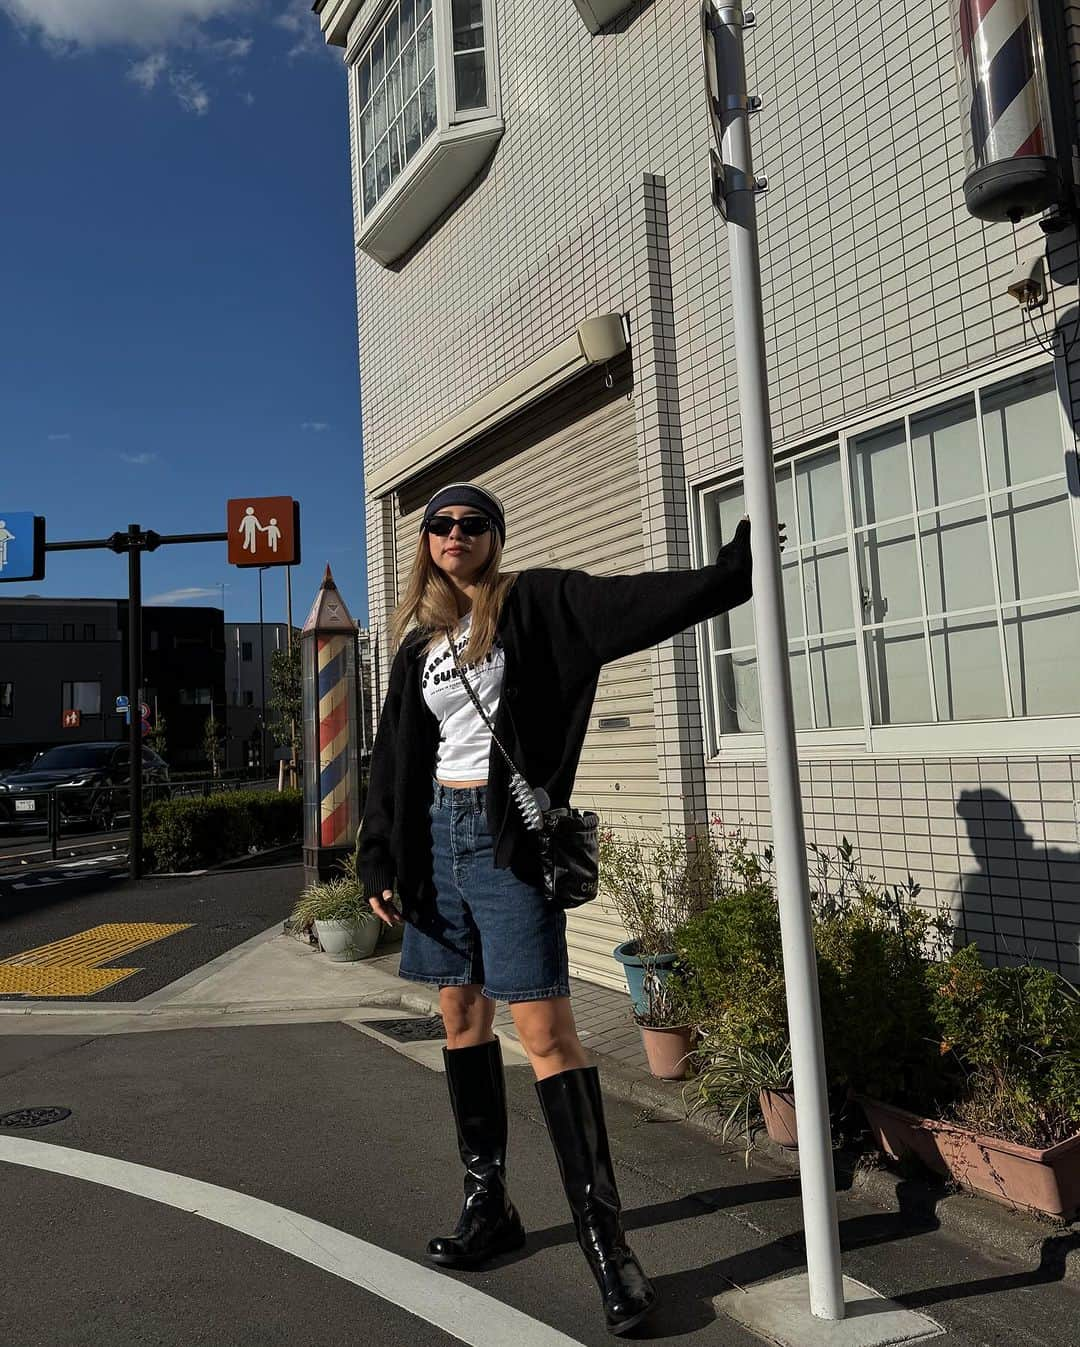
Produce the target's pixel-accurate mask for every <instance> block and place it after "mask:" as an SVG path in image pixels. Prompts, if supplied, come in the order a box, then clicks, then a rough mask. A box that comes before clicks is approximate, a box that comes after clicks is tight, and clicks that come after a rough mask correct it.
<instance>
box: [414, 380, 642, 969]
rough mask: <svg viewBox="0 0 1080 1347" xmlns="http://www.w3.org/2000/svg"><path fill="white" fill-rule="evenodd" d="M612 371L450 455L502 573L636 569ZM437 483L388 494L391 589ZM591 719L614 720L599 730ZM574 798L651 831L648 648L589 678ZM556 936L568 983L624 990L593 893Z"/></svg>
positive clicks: (621, 421) (624, 407)
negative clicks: (392, 497) (395, 511)
mask: <svg viewBox="0 0 1080 1347" xmlns="http://www.w3.org/2000/svg"><path fill="white" fill-rule="evenodd" d="M615 374H616V378H615V384H614V387H613V388H612V389H610V390H608V389H606V388H604V386H603V382H602V380H601V379H599V378H598V377H597V376H596V375H595V374H594V375H589V376H586V377H585V378H583V379H582V380H580V381H578V382H577V383H575V384H574V385H573V386H572V387H571V388H570V390H569V391H568V392H566V393H564V394H563V395H561V396H560V397H559V398H558V399H557V400H556V399H550V400H549V401H547V402H545V403H543V404H541V405H540V406H539V407H536V408H533V409H531V410H530V411H529V412H528V413H526V414H523V415H522V416H521V417H518V418H515V420H514V422H513V423H511V424H508V425H507V426H505V427H503V428H502V429H501V430H500V431H499V432H497V433H495V434H492V435H490V436H487V437H485V439H484V440H483V441H482V442H478V443H477V444H476V445H475V446H473V447H471V448H470V449H469V450H467V451H466V452H465V453H464V454H463V455H461V456H459V457H457V458H456V459H455V461H454V464H453V479H462V480H464V479H468V480H469V481H475V482H478V483H480V484H481V485H483V486H489V487H490V488H491V489H492V490H493V491H495V492H496V493H497V494H498V496H499V498H500V499H501V500H502V502H503V504H504V505H505V507H506V514H507V522H508V525H509V529H508V537H507V547H506V552H505V554H504V565H505V566H506V567H507V569H509V570H518V569H524V568H526V567H529V566H561V567H567V568H570V567H580V568H581V569H582V570H587V571H590V572H592V573H593V574H596V575H608V574H616V573H618V572H622V571H636V570H644V569H645V564H646V563H645V552H644V545H643V541H642V521H641V497H640V491H639V487H638V471H637V448H636V445H635V439H634V408H633V404H632V403H631V401H630V399H629V396H628V393H629V390H630V381H629V369H628V367H623V368H622V369H621V370H616V371H615ZM446 480H447V468H443V470H442V471H441V472H440V473H439V474H438V476H437V477H433V476H432V475H431V474H428V475H426V476H425V477H424V478H423V479H417V480H415V481H414V482H410V483H409V484H408V485H407V486H405V487H403V488H402V489H401V491H400V492H399V493H398V504H399V511H400V513H399V515H398V523H397V539H396V541H397V549H396V550H397V558H398V588H399V592H400V590H401V588H402V586H403V583H404V578H405V576H406V575H407V573H408V569H409V567H410V566H411V564H412V559H413V555H414V552H415V548H416V539H417V536H418V533H419V529H420V517H421V512H422V510H423V506H424V503H425V502H426V500H427V499H428V497H429V496H430V495H431V494H432V492H433V491H434V490H436V489H437V487H438V485H439V484H440V482H445V481H446ZM541 514H554V515H556V516H557V517H558V518H559V520H560V525H559V528H558V530H556V531H540V532H538V533H529V532H528V531H527V530H526V529H524V528H521V527H518V528H515V524H519V523H520V522H521V521H524V520H527V519H529V518H530V517H532V516H534V515H541ZM601 721H614V722H615V724H614V725H613V726H612V727H611V728H606V729H602V728H600V722H601ZM574 803H575V804H577V805H579V806H582V807H584V806H588V807H590V808H593V809H595V810H596V811H597V812H598V813H599V814H600V815H601V816H602V817H603V818H604V819H605V821H607V822H610V823H611V824H613V825H614V826H616V827H618V828H626V829H631V830H633V831H639V830H643V829H652V828H657V827H659V825H660V817H661V814H660V784H659V778H658V773H657V759H656V733H655V726H654V718H653V691H652V672H651V662H650V655H649V652H648V651H645V652H643V653H641V654H638V655H632V656H629V657H628V658H626V659H621V660H618V661H617V662H615V663H613V664H609V665H607V666H606V667H605V668H604V670H603V671H602V673H601V676H600V685H599V687H598V689H597V694H596V701H595V703H594V706H593V712H592V716H591V720H590V729H589V733H588V735H587V736H586V739H585V745H584V748H583V751H582V755H581V764H580V766H579V768H578V774H577V784H576V787H575V791H574ZM567 935H568V943H569V950H570V968H571V972H572V973H573V974H574V975H575V976H578V977H582V978H587V979H588V980H589V981H592V982H599V983H603V984H604V985H607V986H612V987H623V986H625V982H624V979H623V974H622V970H621V969H620V967H619V966H618V964H616V963H615V961H614V960H613V959H612V957H611V951H612V949H613V948H614V947H615V945H617V944H618V943H619V942H620V941H621V940H623V939H625V933H624V931H623V928H622V926H621V924H620V923H619V920H618V918H617V917H616V915H615V913H614V911H613V910H612V909H611V907H610V906H609V904H608V903H607V901H606V900H605V899H604V898H599V899H597V900H596V901H595V902H593V903H589V904H588V905H586V906H585V907H584V908H582V909H580V910H579V911H577V912H571V913H570V914H569V924H568V930H567Z"/></svg>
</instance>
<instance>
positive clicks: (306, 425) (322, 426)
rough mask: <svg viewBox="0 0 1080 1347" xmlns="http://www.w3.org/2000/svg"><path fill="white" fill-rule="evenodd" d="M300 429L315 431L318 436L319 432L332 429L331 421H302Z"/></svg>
mask: <svg viewBox="0 0 1080 1347" xmlns="http://www.w3.org/2000/svg"><path fill="white" fill-rule="evenodd" d="M300 429H301V430H313V431H315V433H316V434H318V433H319V431H322V430H329V429H330V422H329V421H301V423H300Z"/></svg>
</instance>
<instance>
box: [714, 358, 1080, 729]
mask: <svg viewBox="0 0 1080 1347" xmlns="http://www.w3.org/2000/svg"><path fill="white" fill-rule="evenodd" d="M777 492H778V502H779V514H780V518H781V519H782V520H785V521H786V522H787V524H788V546H787V548H786V550H785V552H784V556H783V561H782V573H783V579H784V597H785V606H786V610H787V628H788V650H789V660H790V668H791V677H792V688H793V694H794V703H795V716H796V724H797V727H798V728H799V730H800V731H803V732H804V738H805V739H806V741H807V742H810V743H812V742H815V741H818V742H821V743H822V744H823V745H824V744H828V743H848V744H851V743H859V742H862V743H863V744H864V745H865V746H866V747H868V748H874V747H883V748H889V749H896V750H897V751H903V750H904V748H905V746H906V747H909V748H911V749H912V750H914V749H916V748H918V747H919V745H920V744H921V745H922V746H923V747H925V748H926V749H932V748H933V747H934V746H940V747H942V748H945V747H949V748H957V747H964V748H970V747H973V746H978V744H979V743H980V736H981V740H982V741H985V739H986V725H985V722H1001V731H1000V737H995V739H994V742H993V743H992V744H987V745H986V746H988V747H993V746H1002V747H1005V746H1017V747H1022V746H1024V745H1025V744H1027V745H1028V746H1040V744H1041V743H1042V742H1048V743H1053V735H1054V733H1055V732H1054V731H1053V730H1052V729H1048V728H1047V727H1045V726H1044V727H1043V730H1042V732H1041V738H1040V734H1039V733H1038V732H1033V731H1032V730H1031V729H1030V722H1032V721H1034V720H1036V719H1040V718H1048V717H1066V716H1078V715H1080V705H1078V703H1080V698H1078V697H1077V693H1076V676H1075V670H1076V668H1077V665H1078V661H1080V569H1078V551H1077V536H1078V531H1077V487H1076V463H1075V454H1074V453H1072V452H1071V449H1070V450H1069V451H1068V452H1067V449H1066V442H1065V436H1064V431H1063V427H1062V420H1061V413H1060V408H1059V404H1058V398H1057V392H1056V389H1055V385H1054V378H1053V373H1052V371H1051V370H1049V369H1037V370H1034V371H1031V372H1028V373H1025V374H1023V375H1021V376H1019V377H1014V378H1010V379H999V380H997V381H995V382H992V383H987V384H983V385H979V386H976V387H974V388H971V389H970V390H968V391H965V392H963V393H962V394H961V395H959V396H954V397H951V398H949V399H944V400H942V401H941V402H940V403H938V404H937V405H932V406H929V407H922V408H920V409H918V410H917V411H913V412H911V413H907V414H898V415H896V416H894V417H891V418H888V419H886V420H884V421H882V422H880V423H878V424H875V425H872V426H868V427H867V428H866V429H859V428H858V427H856V428H855V429H854V430H852V431H851V432H849V433H845V434H843V435H841V436H840V437H839V438H838V441H837V442H836V443H833V444H831V445H827V446H824V447H815V448H814V449H812V450H807V451H805V452H802V453H796V454H795V455H793V456H792V457H791V458H789V459H787V460H785V461H784V462H782V463H780V464H778V467H777ZM700 509H701V519H700V523H701V537H702V541H703V544H704V550H705V553H706V555H707V556H712V555H714V554H715V551H716V548H717V547H718V546H720V545H721V544H722V543H723V542H724V541H726V540H727V539H729V538H730V537H731V535H732V533H733V531H734V528H735V525H736V523H737V522H738V519H739V518H740V516H741V515H742V514H744V513H745V508H744V504H743V492H742V486H741V483H731V484H727V485H722V486H720V487H718V488H714V489H711V490H708V491H705V492H703V493H702V495H701V497H700ZM706 643H707V673H708V690H709V698H710V703H711V708H712V721H713V736H714V739H715V740H716V743H715V744H714V750H715V748H718V747H719V746H720V744H724V746H725V747H728V746H732V745H737V744H739V743H744V744H747V745H752V743H753V736H754V735H757V734H760V732H761V713H760V706H759V702H758V684H757V666H756V656H755V646H754V617H753V604H752V603H751V604H748V605H746V606H745V607H743V608H740V609H736V610H735V611H734V612H733V613H730V614H727V615H725V616H724V617H721V618H718V619H716V620H714V621H712V622H710V623H709V624H708V626H707V637H706ZM975 722H980V724H979V726H978V727H977V728H976V726H975V724H974V723H975ZM1021 722H1027V723H1028V724H1027V728H1025V724H1024V723H1021ZM920 726H922V727H928V726H934V727H935V729H934V731H933V732H932V733H931V732H927V731H925V730H924V731H922V732H920V731H918V730H917V729H916V728H914V727H920ZM1078 728H1080V724H1078ZM1062 732H1065V731H1064V730H1063V727H1061V726H1060V725H1059V729H1058V731H1057V733H1058V734H1060V733H1062ZM1070 732H1071V731H1070ZM736 736H739V737H738V738H736ZM1060 742H1061V741H1060V739H1059V743H1060Z"/></svg>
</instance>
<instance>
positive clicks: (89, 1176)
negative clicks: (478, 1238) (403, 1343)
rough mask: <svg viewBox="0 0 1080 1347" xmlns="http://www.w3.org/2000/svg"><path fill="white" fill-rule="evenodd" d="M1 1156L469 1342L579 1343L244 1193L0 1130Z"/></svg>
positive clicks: (533, 1346) (574, 1346)
mask: <svg viewBox="0 0 1080 1347" xmlns="http://www.w3.org/2000/svg"><path fill="white" fill-rule="evenodd" d="M0 1161H7V1162H8V1163H9V1164H14V1165H24V1166H26V1167H27V1168H28V1169H42V1170H47V1171H49V1172H50V1173H53V1174H66V1175H67V1176H69V1177H70V1178H74V1179H85V1180H86V1181H87V1182H88V1183H98V1184H101V1185H102V1186H103V1187H106V1188H115V1189H117V1191H119V1192H122V1193H134V1194H135V1196H137V1197H146V1198H149V1199H150V1201H151V1202H161V1203H163V1204H164V1205H165V1206H167V1207H175V1208H176V1209H177V1210H178V1211H187V1212H190V1213H191V1214H192V1215H193V1216H201V1217H202V1218H203V1219H204V1220H207V1221H214V1222H215V1223H216V1224H217V1225H224V1226H227V1227H228V1228H229V1229H231V1230H239V1231H240V1232H241V1233H242V1234H245V1235H250V1236H251V1238H252V1239H257V1240H261V1241H262V1243H264V1244H269V1245H271V1246H272V1247H273V1248H275V1249H281V1250H283V1251H284V1252H285V1253H290V1254H292V1255H293V1257H295V1258H301V1259H303V1260H304V1262H306V1263H311V1264H312V1266H313V1267H318V1268H322V1269H323V1271H325V1272H331V1273H333V1275H334V1276H335V1277H341V1278H342V1280H344V1281H347V1282H352V1284H353V1285H354V1286H359V1287H361V1288H362V1289H363V1290H365V1291H369V1292H370V1293H371V1294H372V1295H376V1296H378V1297H379V1298H380V1299H382V1300H386V1301H388V1302H389V1303H390V1304H391V1305H398V1306H400V1308H401V1309H403V1310H406V1311H408V1313H409V1314H412V1315H415V1316H416V1318H418V1319H423V1320H425V1321H426V1322H427V1323H429V1324H433V1325H434V1326H435V1327H436V1328H441V1329H442V1330H443V1332H445V1333H449V1334H450V1335H451V1336H452V1337H455V1338H457V1339H458V1341H459V1342H464V1343H468V1344H469V1347H506V1344H507V1343H508V1342H512V1343H514V1347H582V1344H581V1343H579V1342H577V1341H575V1339H573V1338H568V1337H567V1336H566V1335H565V1334H564V1333H560V1332H558V1331H557V1330H556V1329H554V1328H549V1327H548V1326H547V1325H546V1324H542V1323H540V1321H539V1320H538V1319H531V1318H530V1317H529V1316H528V1315H527V1314H523V1313H522V1312H521V1311H520V1310H515V1309H513V1308H512V1307H511V1306H509V1305H504V1304H503V1303H502V1302H501V1301H499V1300H495V1299H494V1298H493V1297H492V1296H487V1295H484V1293H483V1292H482V1291H476V1290H474V1289H473V1288H472V1287H471V1286H465V1285H463V1284H462V1283H461V1282H457V1281H454V1279H453V1278H452V1277H446V1276H444V1275H442V1274H441V1273H439V1272H435V1271H433V1270H431V1269H429V1268H426V1267H422V1266H421V1265H420V1264H419V1263H413V1262H410V1261H409V1259H407V1258H401V1257H399V1256H398V1255H397V1254H394V1253H389V1252H388V1251H387V1250H386V1249H380V1248H379V1246H378V1245H377V1244H369V1243H368V1242H367V1241H366V1240H362V1239H358V1238H357V1237H356V1236H355V1235H348V1234H346V1233H345V1231H343V1230H336V1229H335V1228H334V1227H333V1226H330V1225H323V1223H322V1222H321V1221H314V1220H312V1219H311V1218H310V1217H309V1216H303V1215H301V1214H300V1213H299V1212H295V1211H289V1210H288V1208H286V1207H277V1206H275V1205H274V1204H273V1203H272V1202H264V1201H263V1200H262V1199H261V1198H258V1197H250V1196H249V1195H248V1194H247V1193H238V1192H234V1191H233V1190H232V1189H230V1188H220V1187H218V1186H217V1185H216V1184H213V1183H203V1182H202V1181H201V1180H200V1179H191V1178H187V1177H185V1176H184V1175H183V1174H171V1173H169V1172H168V1170H164V1169H151V1168H150V1167H149V1166H148V1165H138V1164H134V1163H133V1162H131V1161H129V1160H117V1159H115V1158H114V1157H113V1156H109V1155H94V1154H93V1153H92V1152H90V1151H79V1150H74V1149H72V1148H70V1147H67V1146H52V1145H49V1144H48V1143H46V1142H41V1141H28V1140H26V1139H25V1138H24V1137H12V1136H0Z"/></svg>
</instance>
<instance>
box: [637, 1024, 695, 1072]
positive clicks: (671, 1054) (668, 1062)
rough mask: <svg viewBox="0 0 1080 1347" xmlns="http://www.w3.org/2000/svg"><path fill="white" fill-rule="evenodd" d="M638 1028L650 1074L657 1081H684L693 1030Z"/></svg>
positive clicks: (690, 1028)
mask: <svg viewBox="0 0 1080 1347" xmlns="http://www.w3.org/2000/svg"><path fill="white" fill-rule="evenodd" d="M638 1028H639V1029H640V1030H641V1041H642V1043H644V1045H645V1056H646V1057H647V1058H648V1059H649V1070H650V1071H651V1072H652V1074H653V1075H654V1076H656V1077H657V1079H658V1080H685V1078H686V1071H687V1061H686V1058H687V1055H688V1053H689V1052H690V1047H691V1044H692V1042H693V1037H694V1030H693V1028H692V1027H691V1026H690V1025H680V1026H679V1027H678V1028H675V1029H651V1028H648V1027H647V1026H646V1025H644V1024H639V1025H638Z"/></svg>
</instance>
